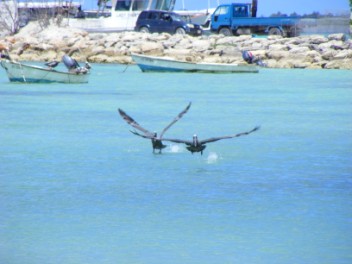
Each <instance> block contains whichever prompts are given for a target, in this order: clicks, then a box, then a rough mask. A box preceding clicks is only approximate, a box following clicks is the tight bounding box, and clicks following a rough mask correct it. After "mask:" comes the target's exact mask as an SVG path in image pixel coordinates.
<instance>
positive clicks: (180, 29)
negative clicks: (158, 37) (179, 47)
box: [176, 28, 186, 35]
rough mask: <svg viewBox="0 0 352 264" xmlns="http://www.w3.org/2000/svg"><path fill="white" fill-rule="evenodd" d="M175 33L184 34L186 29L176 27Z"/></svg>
mask: <svg viewBox="0 0 352 264" xmlns="http://www.w3.org/2000/svg"><path fill="white" fill-rule="evenodd" d="M176 34H180V35H185V34H186V30H184V28H177V29H176Z"/></svg>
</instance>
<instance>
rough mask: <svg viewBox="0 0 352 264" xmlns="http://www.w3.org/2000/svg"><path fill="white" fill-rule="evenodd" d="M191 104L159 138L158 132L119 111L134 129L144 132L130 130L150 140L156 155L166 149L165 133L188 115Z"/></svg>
mask: <svg viewBox="0 0 352 264" xmlns="http://www.w3.org/2000/svg"><path fill="white" fill-rule="evenodd" d="M191 104H192V103H191V102H190V103H189V104H188V105H187V107H186V108H185V109H184V110H183V111H182V112H181V113H179V114H178V115H177V116H176V117H175V118H174V120H172V122H171V123H170V124H169V125H168V126H166V127H165V128H164V130H163V131H162V132H161V134H160V136H159V137H158V133H157V132H150V131H148V130H147V129H145V128H143V127H141V126H140V125H139V124H138V123H137V122H136V121H135V120H134V119H133V118H132V117H130V116H129V115H127V114H126V112H125V111H123V110H122V109H120V108H119V109H118V111H119V113H120V115H121V117H122V118H123V119H124V120H125V121H126V122H127V123H128V124H129V125H131V126H132V127H134V128H135V129H138V130H139V131H141V132H143V134H139V133H138V132H137V131H135V130H134V131H132V130H130V131H131V132H132V133H133V134H135V135H137V136H140V137H143V138H147V139H150V140H151V141H152V146H153V153H155V150H156V149H158V150H159V153H161V150H162V149H163V148H165V147H166V145H164V144H163V143H162V139H163V135H164V134H165V132H166V131H167V130H168V129H169V128H170V127H171V126H172V125H173V124H175V123H176V122H177V121H178V120H179V119H180V118H181V117H182V116H183V115H184V114H185V113H187V111H188V110H189V108H190V107H191Z"/></svg>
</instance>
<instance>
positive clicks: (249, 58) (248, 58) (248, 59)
mask: <svg viewBox="0 0 352 264" xmlns="http://www.w3.org/2000/svg"><path fill="white" fill-rule="evenodd" d="M242 58H243V59H244V61H245V62H247V63H248V64H252V63H255V64H257V65H258V66H261V67H266V64H265V63H264V62H262V60H261V59H259V58H256V57H255V56H254V55H253V54H252V52H250V51H247V50H244V51H242Z"/></svg>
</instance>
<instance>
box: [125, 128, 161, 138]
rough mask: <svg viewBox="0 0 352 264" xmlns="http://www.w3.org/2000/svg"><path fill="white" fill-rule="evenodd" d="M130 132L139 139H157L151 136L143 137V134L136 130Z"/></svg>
mask: <svg viewBox="0 0 352 264" xmlns="http://www.w3.org/2000/svg"><path fill="white" fill-rule="evenodd" d="M130 132H131V133H132V134H135V135H136V136H139V137H142V138H148V139H153V138H155V137H153V136H151V135H142V134H139V133H138V132H137V131H136V130H130Z"/></svg>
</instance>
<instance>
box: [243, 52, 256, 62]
mask: <svg viewBox="0 0 352 264" xmlns="http://www.w3.org/2000/svg"><path fill="white" fill-rule="evenodd" d="M242 58H243V59H244V61H245V62H247V63H248V64H252V63H253V54H252V52H250V51H247V50H244V51H242Z"/></svg>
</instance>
